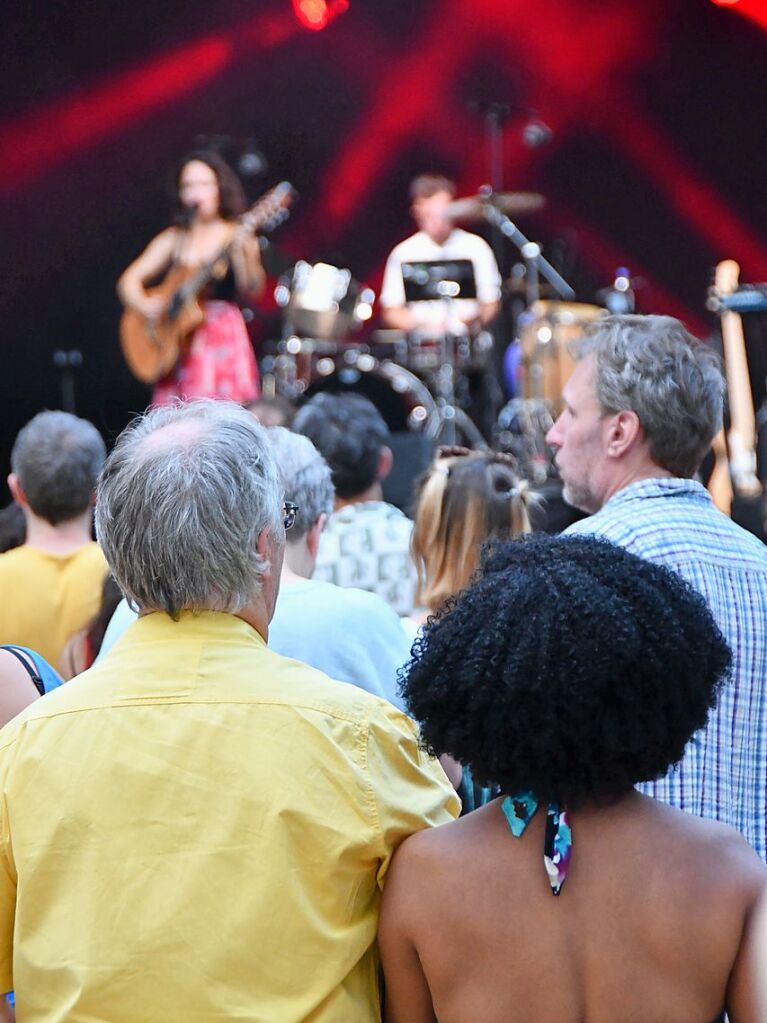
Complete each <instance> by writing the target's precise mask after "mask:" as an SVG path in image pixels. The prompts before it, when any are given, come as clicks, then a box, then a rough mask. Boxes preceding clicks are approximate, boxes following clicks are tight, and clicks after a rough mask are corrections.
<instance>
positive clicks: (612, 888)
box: [0, 316, 767, 1023]
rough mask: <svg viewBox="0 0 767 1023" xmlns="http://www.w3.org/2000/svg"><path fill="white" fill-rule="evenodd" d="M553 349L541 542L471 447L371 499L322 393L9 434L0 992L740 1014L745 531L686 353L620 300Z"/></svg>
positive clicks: (694, 362) (1, 566)
mask: <svg viewBox="0 0 767 1023" xmlns="http://www.w3.org/2000/svg"><path fill="white" fill-rule="evenodd" d="M574 355H575V357H576V363H575V369H574V371H573V374H572V376H571V378H570V380H569V381H568V382H567V384H566V386H565V388H564V392H563V399H562V412H561V414H560V416H559V418H558V419H557V420H556V422H555V423H554V425H553V427H552V428H551V430H550V432H549V435H548V437H547V441H548V443H549V445H550V446H551V448H552V449H553V451H555V452H556V457H555V463H556V466H557V469H558V472H559V476H560V477H561V480H562V483H563V485H564V497H565V499H566V501H567V502H568V503H569V504H570V505H572V506H573V507H574V508H577V509H579V510H580V511H582V512H584V513H586V517H585V518H582V519H580V520H579V521H577V522H575V523H574V524H573V525H571V526H569V527H568V528H567V529H566V530H565V531H564V532H563V533H562V534H560V535H559V536H550V535H546V534H545V533H543V532H540V531H539V528H542V525H541V523H542V519H543V517H544V516H545V512H546V505H545V501H543V500H542V498H541V497H540V496H539V495H537V494H536V493H535V491H534V489H533V488H532V487H531V486H530V484H529V483H528V481H527V480H525V479H524V478H523V477H522V476H521V475H520V473H519V470H518V466H517V465H516V463H515V462H514V460H513V458H512V457H511V456H509V455H507V454H503V453H499V452H494V451H469V450H467V449H464V448H457V447H450V448H439V449H437V451H436V452H435V457H434V460H433V462H432V464H431V465H430V466H429V468H428V469H427V470H426V472H425V473H424V474H423V475H422V476H421V477H420V478H419V479H418V480H416V481H414V486H413V503H412V507H410V508H408V509H405V510H402V509H400V508H397V507H394V506H393V505H391V504H388V503H386V502H385V501H384V498H383V489H382V483H383V480H384V479H385V478H386V476H387V474H388V473H389V472H390V471H391V468H392V461H393V456H392V451H391V447H390V444H389V434H388V430H387V427H386V424H385V422H384V420H383V419H382V417H381V415H380V413H379V412H378V411H377V410H376V408H375V407H374V406H373V405H372V404H371V403H370V402H369V401H368V400H367V399H366V398H364V397H362V396H361V395H358V394H353V393H347V394H332V395H331V394H326V393H325V394H318V395H316V396H315V397H314V398H312V399H311V400H309V401H307V402H306V403H305V404H303V405H302V407H300V408H299V409H298V410H297V412H295V414H294V410H293V409H291V408H290V406H289V405H288V404H287V403H285V402H284V401H283V400H276V401H267V400H264V401H261V402H258V403H254V404H253V405H252V406H250V407H248V408H242V407H240V406H238V405H236V404H234V403H232V402H228V401H223V400H202V401H195V402H188V403H178V404H175V405H170V406H165V407H161V408H150V409H149V410H148V411H147V412H146V413H144V414H143V415H141V416H139V417H137V418H136V419H135V420H134V422H133V423H131V424H130V425H129V426H128V427H127V428H126V429H125V430H124V431H123V433H122V434H121V435H120V436H119V438H118V439H117V441H116V443H115V444H114V446H113V448H112V450H111V451H110V452H109V454H107V451H106V448H105V445H104V442H103V440H102V438H101V436H100V434H99V433H98V431H97V430H96V428H95V427H94V426H93V425H91V424H90V423H88V422H85V421H84V420H82V419H78V418H77V417H75V416H73V415H69V414H67V413H63V412H41V413H39V414H38V415H36V416H35V417H34V418H33V419H32V420H31V421H30V422H29V423H28V424H27V425H26V426H25V427H24V428H23V429H22V430H21V432H20V433H19V435H18V437H17V438H16V441H15V444H14V446H13V452H12V456H11V473H10V475H9V477H8V486H9V490H10V493H11V496H12V498H13V503H12V504H11V505H9V506H8V507H7V508H6V509H4V510H2V511H1V512H0V534H2V535H1V536H0V540H1V541H2V542H1V543H0V547H2V553H0V725H3V726H4V727H3V728H2V730H1V731H0V787H1V788H2V796H3V798H2V801H0V990H1V991H4V992H8V994H7V996H6V999H7V1005H6V1006H5V1007H4V1009H0V1019H1V1018H3V1012H4V1013H5V1018H6V1019H12V1018H13V1013H14V1011H15V1012H16V1013H18V1019H19V1020H20V1021H24V1020H29V1021H35V1023H54V1021H57V1023H58V1021H72V1023H86V1021H88V1023H91V1021H96V1020H104V1021H107V1020H108V1021H110V1023H129V1021H130V1023H135V1021H143V1020H146V1021H149V1020H185V1021H189V1023H194V1021H200V1023H202V1021H208V1020H210V1021H213V1020H225V1019H226V1020H228V1019H242V1020H252V1021H262V1023H300V1021H307V1023H308V1021H310V1020H312V1021H317V1023H365V1021H371V1023H372V1021H379V1020H382V1019H385V1020H388V1021H389V1023H410V1021H412V1023H433V1021H435V1020H439V1021H440V1023H477V1021H482V1023H496V1021H497V1023H502V1021H503V1023H514V1021H520V1023H522V1021H524V1023H554V1021H556V1023H583V1021H589V1023H608V1021H610V1023H612V1021H617V1020H619V1019H631V1020H635V1021H637V1023H691V1021H699V1023H710V1021H712V1020H716V1021H724V1020H725V1019H729V1020H730V1021H731V1023H765V1021H767V990H765V989H767V982H766V981H765V977H767V865H765V861H766V860H767V632H766V630H765V623H767V548H765V545H764V544H763V543H762V541H761V539H758V538H757V537H755V536H753V535H752V534H750V533H747V532H746V531H744V530H743V529H741V528H740V527H739V526H737V525H736V524H735V523H734V522H733V521H732V520H731V519H730V518H729V517H727V516H726V515H724V514H723V513H722V512H720V511H718V510H717V509H716V508H715V506H714V504H713V502H712V500H711V498H710V496H709V494H708V491H707V490H706V489H705V488H704V486H703V485H702V483H701V482H700V481H699V479H698V476H697V474H698V470H699V467H700V464H701V462H702V460H703V458H704V456H705V455H706V454H707V452H708V451H709V449H710V447H711V443H712V440H713V438H714V436H715V435H716V433H717V432H718V430H719V429H720V427H721V423H722V415H723V400H724V381H723V376H722V372H721V368H720V366H719V364H718V361H717V358H716V357H715V356H714V355H713V354H712V352H711V351H710V349H709V348H708V347H707V346H706V345H704V344H702V343H700V342H698V341H697V340H695V339H694V338H692V337H691V336H690V335H689V334H688V333H687V331H686V330H685V329H684V327H683V326H682V324H681V323H679V322H678V321H676V320H673V319H671V318H669V317H660V316H609V317H606V318H604V319H601V320H598V321H596V322H595V323H594V324H593V325H592V326H591V327H590V328H589V330H588V331H587V333H586V336H585V337H584V338H583V340H582V341H580V342H578V344H577V346H576V348H575V351H574ZM94 535H95V539H94ZM552 896H554V898H552ZM14 1007H15V1008H14Z"/></svg>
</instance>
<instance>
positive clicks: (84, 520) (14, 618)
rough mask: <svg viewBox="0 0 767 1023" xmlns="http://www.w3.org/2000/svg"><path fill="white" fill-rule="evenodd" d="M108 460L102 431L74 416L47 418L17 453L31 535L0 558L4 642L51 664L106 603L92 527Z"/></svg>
mask: <svg viewBox="0 0 767 1023" xmlns="http://www.w3.org/2000/svg"><path fill="white" fill-rule="evenodd" d="M105 457H106V448H105V446H104V441H103V440H102V438H101V435H100V434H99V432H98V430H97V429H96V427H95V426H93V425H92V424H91V423H89V422H87V421H86V420H85V419H78V418H77V416H73V415H70V414H69V413H68V412H40V413H39V414H38V415H36V416H35V417H34V418H33V419H31V420H30V422H28V423H27V425H26V426H25V427H24V428H23V429H22V430H21V431H20V432H19V435H18V436H17V438H16V441H15V443H14V445H13V451H12V452H11V469H12V472H11V474H10V476H9V477H8V486H9V488H10V491H11V494H12V495H13V497H14V499H15V500H16V502H17V503H18V504H19V505H20V506H21V508H22V510H23V512H24V517H25V519H26V524H27V536H26V541H25V542H24V543H23V544H22V545H21V546H20V547H16V548H14V549H13V550H10V551H6V552H5V553H4V554H0V643H16V644H19V645H21V646H26V647H30V648H31V649H33V650H36V651H37V652H38V653H39V654H42V656H43V657H44V658H45V659H46V660H47V661H48V662H49V663H51V664H56V663H57V662H58V658H59V654H60V653H61V650H62V647H63V646H64V644H65V643H66V641H67V640H68V639H69V637H70V636H71V635H72V634H73V633H74V632H77V631H78V629H81V628H82V627H83V626H84V625H85V624H86V623H87V622H88V621H90V619H91V618H92V617H93V616H94V615H95V613H96V611H97V610H98V607H99V602H100V600H101V587H102V584H103V582H104V577H105V576H106V574H107V572H108V566H107V563H106V561H105V559H104V556H103V554H102V553H101V550H100V548H99V546H98V544H96V543H94V542H93V540H92V539H91V522H92V514H93V495H94V490H95V487H96V479H97V478H98V474H99V472H100V470H101V467H102V465H103V464H104V459H105Z"/></svg>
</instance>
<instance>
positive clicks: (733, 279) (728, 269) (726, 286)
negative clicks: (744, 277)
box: [714, 259, 740, 295]
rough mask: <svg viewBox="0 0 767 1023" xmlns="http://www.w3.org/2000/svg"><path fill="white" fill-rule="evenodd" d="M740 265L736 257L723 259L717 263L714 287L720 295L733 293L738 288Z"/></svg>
mask: <svg viewBox="0 0 767 1023" xmlns="http://www.w3.org/2000/svg"><path fill="white" fill-rule="evenodd" d="M739 279H740V266H739V265H738V264H737V263H736V262H735V260H734V259H723V260H722V262H721V263H717V266H716V271H715V273H714V288H715V290H716V293H717V294H718V295H731V294H732V293H733V291H737V290H738V281H739Z"/></svg>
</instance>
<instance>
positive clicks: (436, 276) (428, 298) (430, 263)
mask: <svg viewBox="0 0 767 1023" xmlns="http://www.w3.org/2000/svg"><path fill="white" fill-rule="evenodd" d="M402 282H403V284H404V285H405V301H406V302H434V301H437V302H439V301H445V300H447V301H448V302H449V301H451V300H452V299H454V298H476V297H477V282H476V279H475V277H474V264H473V263H472V261H471V260H470V259H429V260H422V261H421V262H418V263H416V262H411V263H403V264H402Z"/></svg>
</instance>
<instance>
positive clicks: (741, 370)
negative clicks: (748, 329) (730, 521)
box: [714, 259, 762, 498]
mask: <svg viewBox="0 0 767 1023" xmlns="http://www.w3.org/2000/svg"><path fill="white" fill-rule="evenodd" d="M739 276H740V267H739V266H738V264H737V263H736V262H735V260H734V259H725V260H724V261H723V262H721V263H719V264H718V265H717V268H716V274H715V278H714V291H715V294H716V295H717V296H718V297H719V298H720V299H724V298H726V296H728V295H731V294H733V293H734V292H735V291H736V290H737V288H738V278H739ZM719 311H720V322H721V328H722V346H723V349H724V368H725V377H726V379H727V397H728V404H729V409H730V428H729V430H728V431H727V447H728V449H729V456H730V475H731V477H732V483H733V487H734V491H735V495H737V496H738V497H742V498H753V497H758V496H759V495H760V494H761V493H762V484H761V482H760V480H759V477H758V476H757V474H756V415H755V413H754V400H753V396H752V393H751V378H750V376H749V372H748V359H747V357H746V342H745V338H744V336H743V321H742V319H741V317H740V315H739V313H737V312H735V311H734V310H733V309H731V308H728V307H727V304H726V303H725V302H721V303H720V304H719Z"/></svg>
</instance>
